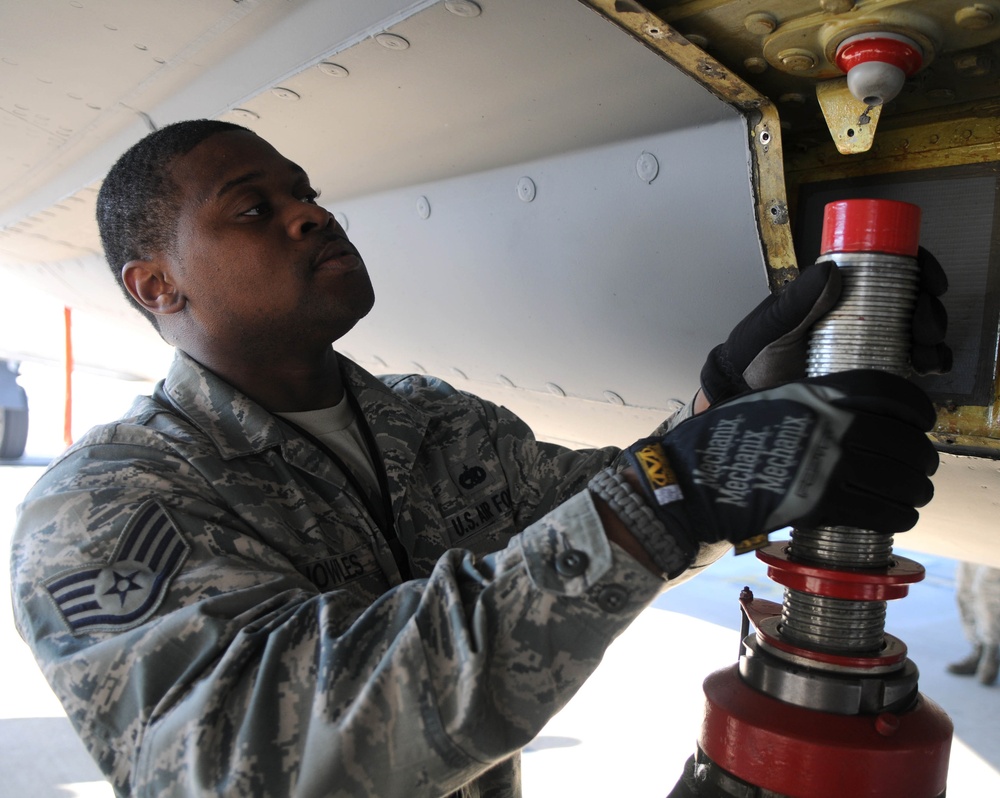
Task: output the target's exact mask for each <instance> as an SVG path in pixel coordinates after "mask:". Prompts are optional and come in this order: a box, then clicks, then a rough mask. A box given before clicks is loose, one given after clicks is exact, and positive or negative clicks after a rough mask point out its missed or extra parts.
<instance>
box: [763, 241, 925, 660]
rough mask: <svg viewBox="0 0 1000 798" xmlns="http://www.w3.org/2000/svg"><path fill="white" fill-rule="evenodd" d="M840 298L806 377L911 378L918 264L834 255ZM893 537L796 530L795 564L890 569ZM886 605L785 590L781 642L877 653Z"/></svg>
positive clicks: (812, 348)
mask: <svg viewBox="0 0 1000 798" xmlns="http://www.w3.org/2000/svg"><path fill="white" fill-rule="evenodd" d="M832 259H833V260H835V261H836V263H837V266H838V268H839V269H840V271H841V277H842V291H841V298H840V301H839V303H838V304H837V307H836V308H834V310H833V311H831V312H830V313H829V314H828V315H827V316H826V317H825V318H824V319H823V320H822V321H820V322H819V323H818V324H817V325H816V327H815V328H814V329H813V332H812V336H811V338H810V343H809V353H808V357H807V364H806V375H807V376H808V377H819V376H823V375H825V374H832V373H834V372H838V371H847V370H850V369H875V370H879V371H888V372H891V373H893V374H896V375H899V376H901V377H905V376H908V375H909V373H910V339H911V324H912V321H911V319H912V314H913V307H914V304H915V303H916V297H917V291H918V287H919V276H920V273H919V269H918V267H917V264H916V262H915V260H914V259H913V258H907V257H901V256H896V255H885V254H880V253H871V252H859V253H836V254H835V255H834V256H832ZM892 542H893V538H892V535H885V534H881V533H878V532H873V531H870V530H865V529H854V528H850V527H820V528H817V529H798V528H797V529H794V530H792V534H791V540H790V543H789V557H791V558H792V559H794V560H797V561H799V562H805V563H811V564H816V565H821V566H823V567H826V568H833V569H836V568H886V567H888V566H890V565H891V562H892ZM885 610H886V603H885V602H884V601H870V602H869V601H844V600H840V599H835V598H827V597H821V596H813V595H809V594H805V593H802V592H800V591H797V590H792V589H790V588H788V589H786V590H785V595H784V603H783V611H782V616H783V620H782V626H781V635H782V636H783V637H785V638H786V639H788V640H789V641H791V642H794V643H795V644H797V645H800V646H803V647H805V648H813V649H817V650H823V651H830V652H834V653H845V654H858V653H874V652H877V651H879V650H880V649H881V648H882V646H883V641H884V636H885Z"/></svg>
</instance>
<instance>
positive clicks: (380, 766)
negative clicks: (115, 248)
mask: <svg viewBox="0 0 1000 798" xmlns="http://www.w3.org/2000/svg"><path fill="white" fill-rule="evenodd" d="M344 369H345V374H346V377H347V384H348V385H349V390H351V391H353V392H354V394H355V396H356V397H357V398H358V400H359V404H360V406H361V407H363V408H364V412H365V416H366V420H367V422H368V424H369V425H370V427H371V429H372V430H373V432H374V434H375V439H376V441H377V444H378V448H379V452H380V453H381V455H382V457H383V458H384V463H385V469H386V473H387V476H388V480H389V493H390V495H391V497H392V509H393V514H394V516H395V519H396V529H397V530H398V534H399V537H400V539H401V540H402V542H403V544H404V546H405V547H406V549H407V550H408V551H409V552H410V565H411V567H412V569H413V574H414V576H416V577H420V578H421V579H420V581H415V582H408V583H406V584H402V578H401V575H400V573H399V570H398V568H397V566H396V563H395V562H394V560H393V557H392V554H391V553H390V551H389V550H388V548H387V546H386V542H385V539H384V537H383V535H382V532H381V531H380V529H379V526H378V524H377V523H376V522H375V521H374V520H373V518H372V517H371V515H370V514H369V513H368V512H367V511H366V509H365V504H364V501H363V500H362V498H361V497H359V496H358V495H357V494H356V492H355V491H354V489H353V488H352V486H351V485H350V483H349V482H348V481H347V479H346V478H345V475H344V474H343V473H341V472H340V470H339V469H338V468H337V467H336V466H335V465H334V463H333V462H332V461H331V460H330V458H329V457H327V456H326V454H325V453H324V452H323V451H321V450H318V449H317V448H316V446H314V445H313V444H312V443H311V442H310V441H308V440H305V439H303V437H302V436H301V435H299V434H298V433H297V432H295V431H294V430H293V429H292V428H291V427H289V426H288V425H286V424H284V423H283V422H282V421H281V420H280V419H278V418H276V417H275V416H273V415H272V414H270V413H269V412H267V411H266V410H264V409H263V408H262V407H260V406H259V405H257V404H255V403H254V402H253V401H252V400H250V399H249V398H247V397H246V396H243V395H241V394H240V393H239V392H238V391H235V390H234V389H233V388H231V387H230V386H229V385H227V384H226V383H225V382H223V381H222V380H220V379H219V378H218V377H216V376H215V375H214V374H212V373H211V372H209V371H208V370H206V369H205V368H203V367H201V366H200V365H199V364H198V363H196V362H195V361H193V360H191V359H190V358H189V357H187V356H186V355H184V354H183V353H179V354H178V356H177V359H176V362H175V363H174V365H173V367H172V369H171V371H170V374H169V376H168V377H167V379H166V380H165V381H164V383H162V385H161V386H160V388H159V389H158V391H157V392H156V394H155V396H154V397H152V398H141V399H140V400H138V401H137V403H136V404H135V406H134V407H133V408H132V410H131V411H130V413H129V414H128V415H127V416H126V417H125V418H124V419H122V420H121V421H119V422H117V423H115V424H111V425H108V426H104V427H99V428H97V429H94V430H92V431H91V432H90V433H88V434H87V435H86V437H85V438H83V439H82V440H81V441H79V442H78V443H77V444H76V445H75V446H74V447H73V448H72V449H71V450H70V451H69V452H67V453H66V454H65V455H63V456H62V457H61V458H60V459H59V460H58V461H57V462H56V463H54V464H53V466H52V467H51V468H50V469H49V470H48V472H47V473H46V474H45V476H44V477H43V478H42V479H41V480H40V481H39V483H38V484H37V485H36V486H35V488H34V489H33V490H32V491H31V493H30V494H29V496H28V497H27V500H26V502H25V504H24V506H23V510H22V513H21V517H20V521H19V525H18V533H17V536H16V541H15V544H14V553H13V569H14V574H15V577H16V591H17V601H16V604H17V607H18V611H17V620H18V626H19V628H20V629H21V631H22V634H23V635H24V636H25V638H26V639H28V640H29V641H32V642H33V643H34V645H35V648H36V653H37V654H38V656H39V659H40V662H41V664H42V667H43V669H44V670H45V672H46V675H47V677H48V678H49V679H50V681H51V682H52V684H53V686H54V688H55V689H56V692H57V693H58V695H59V696H60V698H61V699H62V701H63V703H64V705H65V707H66V710H67V713H68V715H69V717H70V719H71V720H72V722H73V724H74V725H75V726H76V728H77V730H78V731H79V732H80V734H81V736H82V737H83V739H84V740H85V741H87V744H88V746H89V747H90V750H91V753H92V754H93V755H94V757H95V759H96V760H97V761H98V763H99V764H100V766H101V768H102V769H103V770H104V772H105V773H106V774H107V775H108V777H109V779H110V780H111V782H112V783H113V784H114V786H115V789H116V790H117V791H118V793H119V794H121V795H148V796H167V795H260V796H277V795H343V796H363V795H370V796H383V797H384V798H388V796H416V795H445V794H447V793H448V792H450V791H452V790H457V789H459V788H460V787H461V785H463V784H466V783H467V782H468V781H470V780H471V779H473V778H475V777H476V776H480V774H483V773H484V771H488V772H486V773H485V775H482V776H481V778H480V779H479V782H478V784H474V785H469V786H466V787H465V788H464V789H463V791H462V793H461V794H462V795H467V796H476V795H482V796H486V795H489V796H510V795H516V794H517V792H518V791H517V788H516V784H517V779H516V778H515V774H516V772H517V768H518V759H517V756H516V754H515V755H514V756H511V753H510V752H511V751H514V750H516V749H517V748H518V747H520V746H522V745H524V744H525V743H527V742H528V741H530V740H531V739H532V737H533V736H534V735H535V734H536V733H537V732H538V730H539V729H540V728H541V727H542V725H544V723H545V722H546V720H547V719H548V718H549V717H551V716H552V715H553V714H554V713H555V712H556V711H557V710H558V709H559V708H560V707H561V706H562V705H563V704H564V703H565V702H566V701H567V700H568V699H569V697H570V696H572V695H573V693H574V691H575V690H576V688H577V687H579V686H580V684H582V682H583V681H584V679H586V677H587V676H588V675H589V674H590V672H591V671H592V670H593V669H594V668H595V667H596V666H597V664H598V662H599V661H600V658H601V655H602V653H603V651H604V649H605V647H606V646H607V645H608V643H610V641H611V640H612V639H613V638H614V637H615V636H616V635H617V634H618V633H619V632H621V631H622V630H623V629H624V628H625V627H626V626H627V625H628V623H629V622H630V621H631V620H632V619H633V618H634V617H635V616H636V615H637V614H638V613H639V612H640V611H641V610H642V609H643V607H645V606H646V605H647V604H648V603H649V602H650V601H651V600H652V599H653V598H654V597H655V596H656V595H657V594H658V592H659V591H660V590H662V589H663V587H664V583H663V581H662V580H661V579H658V578H657V577H655V576H653V575H652V574H650V573H649V572H648V571H647V570H646V569H645V568H643V567H642V566H640V565H638V564H637V563H636V562H635V561H634V560H632V559H631V558H630V557H628V556H627V555H625V554H623V553H622V552H621V551H620V550H617V549H616V548H615V547H612V546H609V545H608V543H607V542H606V540H605V538H604V535H603V533H602V531H601V525H600V523H599V521H598V520H597V517H596V515H595V513H594V509H593V506H592V504H591V502H590V501H589V500H588V498H587V494H586V493H585V492H581V491H584V488H585V487H586V484H587V481H588V479H590V477H591V476H592V475H593V474H594V473H596V472H597V471H598V470H600V469H601V468H603V467H604V466H606V465H608V464H610V463H612V462H614V460H615V458H616V456H617V454H618V452H617V450H614V449H601V450H593V451H588V452H579V453H577V452H571V451H566V450H562V449H559V448H557V447H553V446H551V445H547V444H544V443H540V442H537V441H535V440H534V438H533V437H532V435H531V434H530V431H529V430H528V429H527V428H526V426H525V425H524V424H523V422H521V421H520V420H519V419H517V418H516V417H514V416H513V415H512V414H511V413H509V412H508V411H506V410H504V409H503V408H497V407H495V406H493V405H491V404H488V403H486V402H483V401H481V400H478V399H475V398H473V397H470V396H468V395H466V394H463V393H459V392H457V391H455V390H453V389H451V388H450V387H449V386H447V385H445V384H444V383H441V382H437V381H434V380H430V379H426V378H420V377H403V378H396V379H389V380H388V387H387V386H386V385H385V384H383V383H382V382H380V381H378V380H376V379H375V378H373V377H371V376H370V375H368V374H367V373H366V372H364V371H363V370H361V369H360V368H358V367H357V366H355V365H353V364H351V363H349V362H347V361H345V362H344ZM553 508H555V509H553ZM522 529H523V530H526V531H525V532H524V533H523V534H521V535H518V536H515V533H516V532H517V531H519V530H522ZM487 552H495V553H494V554H488V555H486V553H487ZM573 553H578V554H579V555H580V556H578V557H575V558H574V557H572V556H571V555H572V554H573ZM477 554H484V555H486V556H482V557H477V556H476V555H477ZM564 561H566V562H569V563H570V564H571V565H572V567H568V566H566V567H560V563H563V562H564Z"/></svg>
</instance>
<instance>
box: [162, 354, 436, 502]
mask: <svg viewBox="0 0 1000 798" xmlns="http://www.w3.org/2000/svg"><path fill="white" fill-rule="evenodd" d="M337 357H338V359H339V361H340V365H341V371H342V373H343V376H344V386H345V388H346V389H347V390H349V391H351V393H352V394H353V395H354V396H355V397H356V398H357V400H358V405H359V406H360V408H361V410H362V412H363V413H364V416H365V420H366V421H367V422H368V425H369V426H370V427H371V429H372V431H373V433H374V435H375V442H376V444H377V446H378V449H379V451H380V453H381V455H382V457H383V462H384V463H385V467H386V472H387V476H388V478H389V487H390V492H392V493H394V494H395V493H396V490H395V488H397V487H402V483H405V481H406V474H408V473H409V472H410V470H411V466H412V463H413V461H414V460H415V459H416V454H417V450H418V449H419V446H420V443H421V441H422V440H423V437H424V434H425V431H426V429H427V425H428V417H427V415H426V414H425V413H423V412H422V411H421V410H420V409H419V408H417V407H415V406H414V405H412V404H411V403H410V402H408V401H407V400H406V399H405V398H404V397H402V396H400V395H398V394H397V393H394V392H393V391H392V390H390V388H388V387H387V386H386V385H385V384H384V383H383V382H382V381H381V380H379V379H378V378H377V377H375V376H373V375H372V374H369V373H368V372H367V371H366V370H365V369H363V368H361V366H359V365H358V364H356V363H354V362H353V361H351V360H350V359H348V358H346V357H344V356H343V355H341V354H338V355H337ZM396 379H398V378H396ZM158 393H159V394H161V396H160V400H161V401H163V400H164V399H166V400H167V402H168V403H169V404H170V405H172V406H173V407H174V408H175V409H176V410H177V411H178V412H180V413H181V414H182V415H184V416H185V417H186V418H187V419H188V420H189V421H190V422H191V423H192V424H194V426H196V427H197V428H198V429H199V430H201V431H202V433H204V435H205V436H206V437H208V438H209V439H210V440H211V441H212V442H213V443H214V444H215V446H216V447H217V449H218V450H219V454H220V456H221V457H222V458H223V459H226V460H229V459H232V458H236V457H242V456H245V455H250V454H256V453H259V452H262V451H265V450H267V449H270V448H273V447H280V448H281V449H282V451H283V453H285V455H286V458H287V459H289V461H292V460H295V459H298V458H297V457H296V456H295V455H296V454H298V453H299V450H300V449H301V448H303V446H307V445H308V444H306V442H305V441H303V440H302V439H301V438H299V437H298V436H297V435H296V434H295V433H294V432H293V431H292V430H291V429H290V427H289V426H288V425H286V424H283V423H282V422H281V420H280V419H279V418H278V417H277V416H275V415H273V414H272V413H271V412H269V411H268V410H265V409H264V408H263V407H261V405H259V404H257V403H256V402H255V401H253V400H252V399H250V397H248V396H246V395H245V394H243V393H242V392H240V391H238V390H237V389H236V388H234V387H233V386H232V385H230V384H229V383H228V382H226V381H225V380H223V379H222V378H221V377H219V376H218V375H216V374H215V373H214V372H212V371H210V370H209V369H208V368H206V367H205V366H203V365H202V364H201V363H199V362H198V361H196V360H195V359H194V358H192V357H190V356H189V355H187V354H186V353H184V352H181V351H180V350H178V351H177V353H176V355H175V358H174V361H173V363H172V364H171V366H170V370H169V371H168V373H167V376H166V379H165V380H164V381H163V383H161V386H160V390H158ZM289 455H291V456H289Z"/></svg>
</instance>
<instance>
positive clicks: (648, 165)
mask: <svg viewBox="0 0 1000 798" xmlns="http://www.w3.org/2000/svg"><path fill="white" fill-rule="evenodd" d="M635 171H636V174H637V175H639V179H641V180H642V181H644V182H646V183H652V182H653V181H654V180H655V179H656V176H657V175H658V174H659V173H660V162H659V161H657V160H656V156H655V155H653V153H651V152H644V153H642V155H640V156H639V160H637V161H636V162H635Z"/></svg>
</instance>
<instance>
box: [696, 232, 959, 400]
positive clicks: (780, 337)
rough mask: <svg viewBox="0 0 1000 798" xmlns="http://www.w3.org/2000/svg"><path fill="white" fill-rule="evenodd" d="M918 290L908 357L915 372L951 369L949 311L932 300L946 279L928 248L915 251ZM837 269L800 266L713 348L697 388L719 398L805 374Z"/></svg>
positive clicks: (834, 292) (832, 297)
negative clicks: (947, 340)
mask: <svg viewBox="0 0 1000 798" xmlns="http://www.w3.org/2000/svg"><path fill="white" fill-rule="evenodd" d="M917 264H918V266H920V293H919V294H918V297H917V303H916V307H915V309H914V312H913V349H912V351H911V355H910V359H911V362H912V364H913V369H914V371H915V372H916V373H917V374H940V373H943V372H946V371H948V370H949V369H951V360H952V357H951V350H950V349H949V348H948V347H947V346H945V344H944V343H943V341H944V335H945V332H946V331H947V327H948V314H947V313H946V312H945V309H944V305H942V304H941V301H940V300H939V299H938V298H937V297H939V296H941V295H942V294H944V292H945V291H946V290H947V289H948V278H947V277H946V276H945V273H944V271H943V270H942V268H941V264H940V263H938V261H937V258H935V257H934V256H933V255H932V254H931V253H930V252H928V251H927V250H926V249H924V248H923V247H921V248H920V250H919V253H918V255H917ZM839 296H840V272H839V270H838V269H837V267H836V266H835V265H834V264H833V262H832V261H819V262H817V263H815V264H813V265H812V266H809V267H808V268H806V269H803V270H802V272H801V274H800V275H799V277H798V279H796V280H793V281H792V282H790V283H788V284H787V285H786V286H785V287H784V289H783V290H782V291H781V293H778V294H771V295H770V296H768V297H767V298H766V299H765V300H764V301H763V302H761V303H760V304H759V305H758V306H757V307H756V308H754V309H753V310H752V311H751V312H750V313H749V314H748V315H747V316H746V317H745V318H744V319H743V320H742V321H741V322H740V323H739V324H737V325H736V327H735V328H733V331H732V332H731V333H730V334H729V338H727V339H726V342H725V343H723V344H719V345H718V346H717V347H715V349H713V350H712V351H711V352H710V353H709V356H708V359H707V360H706V361H705V365H704V366H703V367H702V370H701V388H702V392H703V393H704V394H705V398H706V399H708V401H709V402H711V403H715V402H721V401H723V400H725V399H729V398H731V397H733V396H739V395H740V394H743V393H746V392H747V391H751V390H759V389H761V388H770V387H772V386H774V385H780V384H781V383H783V382H787V381H788V380H794V379H799V378H801V377H802V376H803V375H804V374H805V363H806V351H807V349H808V345H809V341H808V335H809V330H810V328H811V327H812V326H813V325H814V324H815V323H816V322H817V321H819V319H820V318H822V317H823V316H824V315H825V314H826V313H827V312H829V311H830V309H831V308H833V306H834V305H835V304H836V302H837V298H838V297H839Z"/></svg>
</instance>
